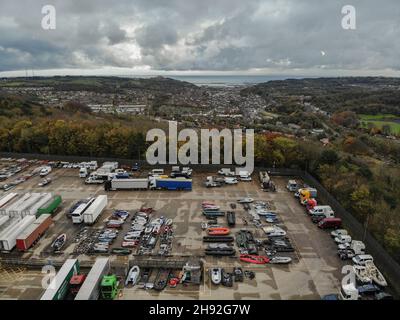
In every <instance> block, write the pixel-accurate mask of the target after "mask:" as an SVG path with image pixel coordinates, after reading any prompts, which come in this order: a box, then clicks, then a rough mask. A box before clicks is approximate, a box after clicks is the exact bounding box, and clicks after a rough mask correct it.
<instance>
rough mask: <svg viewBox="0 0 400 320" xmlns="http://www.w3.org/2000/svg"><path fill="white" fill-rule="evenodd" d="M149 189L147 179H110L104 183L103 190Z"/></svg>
mask: <svg viewBox="0 0 400 320" xmlns="http://www.w3.org/2000/svg"><path fill="white" fill-rule="evenodd" d="M148 188H149V179H147V178H143V179H129V178H128V179H112V180H111V181H106V183H105V184H104V189H105V190H106V191H110V190H141V189H143V190H145V189H148Z"/></svg>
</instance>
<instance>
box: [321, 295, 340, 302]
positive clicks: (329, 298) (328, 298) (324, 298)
mask: <svg viewBox="0 0 400 320" xmlns="http://www.w3.org/2000/svg"><path fill="white" fill-rule="evenodd" d="M322 300H327V301H329V300H330V301H334V300H339V297H338V295H337V294H328V295H326V296H323V297H322Z"/></svg>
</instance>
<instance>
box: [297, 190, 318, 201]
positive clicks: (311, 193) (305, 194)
mask: <svg viewBox="0 0 400 320" xmlns="http://www.w3.org/2000/svg"><path fill="white" fill-rule="evenodd" d="M299 194H300V203H301V204H302V205H305V201H306V200H309V199H311V198H316V197H317V189H314V188H303V189H299Z"/></svg>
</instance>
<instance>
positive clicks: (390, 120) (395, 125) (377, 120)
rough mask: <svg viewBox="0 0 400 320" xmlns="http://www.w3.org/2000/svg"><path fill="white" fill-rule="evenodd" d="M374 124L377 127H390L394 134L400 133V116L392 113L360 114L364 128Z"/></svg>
mask: <svg viewBox="0 0 400 320" xmlns="http://www.w3.org/2000/svg"><path fill="white" fill-rule="evenodd" d="M370 124H372V125H373V126H374V127H376V128H380V129H382V128H383V127H384V126H388V127H389V128H390V132H391V133H392V134H394V135H400V117H399V116H396V115H392V114H378V115H369V114H368V115H367V114H362V115H360V125H361V127H363V128H368V127H369V126H370Z"/></svg>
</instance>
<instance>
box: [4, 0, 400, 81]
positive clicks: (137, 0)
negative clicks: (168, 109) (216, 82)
mask: <svg viewBox="0 0 400 320" xmlns="http://www.w3.org/2000/svg"><path fill="white" fill-rule="evenodd" d="M47 4H52V5H54V6H55V8H56V10H57V16H56V17H57V28H56V30H50V31H48V30H43V29H42V28H41V19H42V17H43V15H42V13H41V9H42V6H44V5H47ZM347 4H351V5H353V6H354V7H355V8H356V13H357V29H356V30H344V29H342V27H341V19H342V14H341V8H342V7H343V6H344V5H347ZM399 17H400V4H399V3H398V0H386V1H385V2H384V5H383V4H380V3H379V2H378V1H373V0H352V1H351V3H348V2H347V1H318V0H304V1H298V0H246V1H243V0H240V1H239V0H217V1H216V0H202V1H198V0H168V1H165V0H150V1H149V0H133V1H128V0H118V1H113V2H110V1H106V0H85V1H75V0H69V1H65V0H60V1H54V0H53V1H51V0H48V1H42V0H39V1H37V0H19V1H15V0H13V1H12V0H2V1H1V3H0V72H1V71H11V70H24V69H35V70H38V69H39V70H40V69H61V68H62V69H66V68H77V69H82V70H84V69H92V68H96V69H99V68H100V69H101V68H103V69H107V68H127V69H132V70H144V71H146V70H165V71H204V70H206V71H231V72H232V71H238V72H243V71H248V70H256V71H257V70H261V71H262V70H276V71H278V72H285V73H291V72H295V71H296V70H310V69H313V70H321V72H322V70H349V71H351V70H355V71H357V70H358V71H360V70H361V71H372V72H373V71H374V70H387V71H391V72H397V71H399V70H400V59H399V53H400V41H399V39H400V22H399V21H400V19H399ZM322 52H323V53H322Z"/></svg>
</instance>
